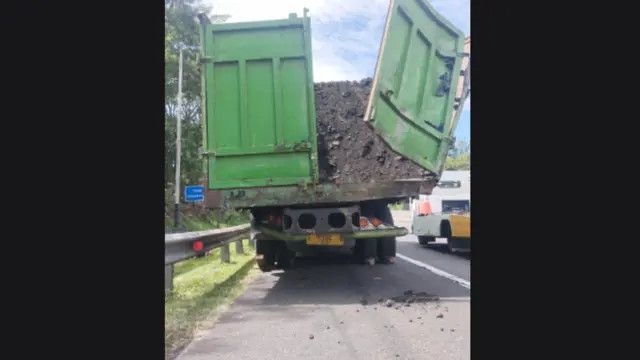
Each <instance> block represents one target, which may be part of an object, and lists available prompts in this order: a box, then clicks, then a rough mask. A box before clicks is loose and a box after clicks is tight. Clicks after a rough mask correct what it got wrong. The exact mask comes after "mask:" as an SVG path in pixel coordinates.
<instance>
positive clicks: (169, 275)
mask: <svg viewBox="0 0 640 360" xmlns="http://www.w3.org/2000/svg"><path fill="white" fill-rule="evenodd" d="M171 290H173V264H171V265H165V266H164V292H165V294H166V293H168V292H170V291H171Z"/></svg>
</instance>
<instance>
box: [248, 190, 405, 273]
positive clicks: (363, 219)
mask: <svg viewBox="0 0 640 360" xmlns="http://www.w3.org/2000/svg"><path fill="white" fill-rule="evenodd" d="M390 201H393V200H391V199H379V200H368V201H362V202H359V203H335V204H326V205H323V206H322V207H317V206H314V205H312V206H286V207H280V206H278V207H259V208H252V209H251V214H252V217H253V218H252V227H253V230H254V238H255V240H256V253H257V260H258V265H259V266H260V268H261V269H262V270H263V271H268V270H270V269H272V268H274V266H277V267H279V268H288V267H290V266H291V264H292V262H293V260H294V259H295V257H296V255H311V254H314V255H317V254H318V253H320V252H322V251H323V250H326V249H328V248H331V249H337V250H343V251H344V250H350V251H352V254H353V255H354V256H355V258H356V259H357V261H359V262H362V263H368V264H370V265H373V264H374V263H375V262H376V260H378V261H380V262H383V263H393V262H394V260H395V255H396V243H395V241H396V240H395V239H396V236H404V235H406V234H407V233H408V231H407V229H405V228H402V227H396V226H394V225H393V218H392V216H391V212H390V211H389V208H388V207H387V205H388V203H389V202H390Z"/></svg>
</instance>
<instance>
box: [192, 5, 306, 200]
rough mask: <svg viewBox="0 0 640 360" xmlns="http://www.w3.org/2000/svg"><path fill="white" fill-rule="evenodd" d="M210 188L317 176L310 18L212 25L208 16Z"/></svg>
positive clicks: (204, 43)
mask: <svg viewBox="0 0 640 360" xmlns="http://www.w3.org/2000/svg"><path fill="white" fill-rule="evenodd" d="M201 48H202V49H201V52H202V56H201V64H202V74H203V76H202V77H203V99H206V101H204V105H205V106H204V109H203V117H204V118H205V119H206V121H205V123H204V126H203V144H204V150H205V151H204V153H205V156H206V162H207V175H208V181H209V188H210V189H228V188H242V187H253V186H267V185H292V184H306V183H311V182H315V181H316V180H317V177H318V169H317V167H318V166H317V155H316V154H317V150H316V149H317V144H316V121H315V105H314V96H313V77H312V63H311V34H310V24H309V18H308V17H306V16H305V17H304V18H298V17H296V16H295V14H292V15H290V17H289V19H286V20H273V21H262V22H247V23H233V24H210V23H209V22H208V21H207V20H206V18H203V17H201Z"/></svg>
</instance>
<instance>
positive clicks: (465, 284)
mask: <svg viewBox="0 0 640 360" xmlns="http://www.w3.org/2000/svg"><path fill="white" fill-rule="evenodd" d="M396 256H397V257H399V258H400V259H402V260H404V261H407V262H410V263H412V264H414V265H417V266H419V267H421V268H425V269H427V270H429V271H431V272H432V273H434V274H436V275H440V276H442V277H446V278H447V279H449V280H453V281H455V282H457V283H458V284H460V285H461V286H463V287H465V288H467V289H469V290H471V282H469V281H467V280H465V279H462V278H459V277H457V276H455V275H451V274H449V273H448V272H446V271H442V270H440V269H438V268H435V267H433V266H431V265H429V264H425V263H423V262H422V261H418V260H416V259H412V258H410V257H408V256H405V255H402V254H400V253H396Z"/></svg>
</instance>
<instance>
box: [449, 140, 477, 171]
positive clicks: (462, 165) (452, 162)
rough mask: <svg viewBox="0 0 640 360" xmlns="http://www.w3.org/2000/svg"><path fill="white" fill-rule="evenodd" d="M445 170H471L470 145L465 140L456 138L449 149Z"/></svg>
mask: <svg viewBox="0 0 640 360" xmlns="http://www.w3.org/2000/svg"><path fill="white" fill-rule="evenodd" d="M444 169H445V170H471V146H470V143H469V142H468V141H466V140H458V142H456V144H455V146H454V147H453V148H452V149H451V150H450V151H449V154H448V156H447V159H446V161H445V165H444Z"/></svg>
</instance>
